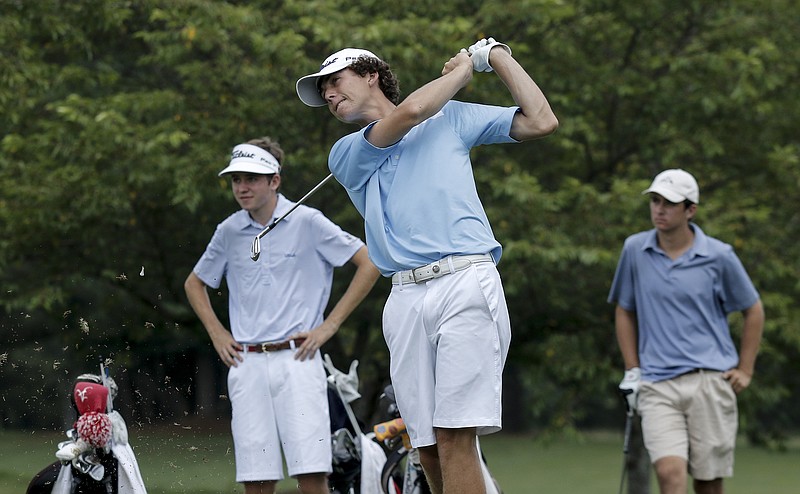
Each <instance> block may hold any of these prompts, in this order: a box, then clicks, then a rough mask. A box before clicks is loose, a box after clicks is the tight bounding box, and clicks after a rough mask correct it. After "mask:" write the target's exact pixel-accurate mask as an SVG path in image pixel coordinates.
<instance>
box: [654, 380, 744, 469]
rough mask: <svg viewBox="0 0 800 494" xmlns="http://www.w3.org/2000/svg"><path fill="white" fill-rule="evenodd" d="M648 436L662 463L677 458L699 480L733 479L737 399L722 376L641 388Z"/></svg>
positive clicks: (657, 458)
mask: <svg viewBox="0 0 800 494" xmlns="http://www.w3.org/2000/svg"><path fill="white" fill-rule="evenodd" d="M639 413H640V415H641V416H642V435H643V437H644V444H645V447H646V448H647V451H648V453H649V454H650V460H651V461H652V462H654V463H655V462H656V461H658V460H659V459H661V458H664V457H665V456H677V457H680V458H683V459H684V460H687V461H688V463H689V474H690V475H691V476H692V477H693V478H694V479H696V480H714V479H717V478H723V477H732V476H733V457H734V448H735V447H736V431H737V428H738V408H737V404H736V393H735V392H734V391H733V387H732V386H731V384H730V383H729V382H728V381H727V380H725V378H723V377H722V373H721V372H718V371H708V370H698V371H696V372H692V373H689V374H684V375H682V376H678V377H676V378H674V379H669V380H667V381H659V382H656V383H653V382H647V381H642V383H641V386H640V388H639Z"/></svg>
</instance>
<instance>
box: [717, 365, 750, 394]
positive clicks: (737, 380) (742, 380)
mask: <svg viewBox="0 0 800 494" xmlns="http://www.w3.org/2000/svg"><path fill="white" fill-rule="evenodd" d="M722 377H723V378H725V379H726V380H727V381H728V382H729V383H730V384H731V387H732V388H733V391H734V392H736V394H739V393H741V392H742V391H744V390H745V389H747V387H748V386H750V381H751V380H752V379H753V376H751V375H750V374H748V373H746V372H744V371H743V370H740V369H736V368H734V369H731V370H729V371H726V372H723V373H722Z"/></svg>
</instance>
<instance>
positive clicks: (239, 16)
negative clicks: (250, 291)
mask: <svg viewBox="0 0 800 494" xmlns="http://www.w3.org/2000/svg"><path fill="white" fill-rule="evenodd" d="M799 13H800V12H798V6H797V5H796V3H795V2H790V1H787V0H778V1H775V2H770V3H769V4H768V5H760V4H759V5H756V4H752V3H748V2H744V1H741V0H731V1H727V2H717V3H713V2H702V1H698V0H679V1H676V2H670V3H665V2H658V1H655V0H646V1H642V2H624V3H615V2H605V1H601V0H574V1H569V2H562V1H556V0H518V1H515V2H501V1H499V0H487V1H484V2H481V3H480V5H479V6H478V7H476V5H475V4H474V3H473V2H464V1H460V0H446V1H438V2H417V3H415V4H413V5H411V6H409V5H406V4H404V3H397V2H395V3H391V2H390V3H387V2H378V1H369V0H364V1H361V2H358V3H353V2H345V1H344V0H330V1H315V0H311V1H301V0H285V1H282V2H277V1H270V0H260V1H249V2H234V1H211V0H179V1H169V2H166V1H163V0H130V1H122V0H117V1H113V0H79V1H74V2H59V1H55V0H45V1H42V2H22V1H14V0H0V56H2V60H3V64H0V114H2V119H0V136H2V138H0V190H2V195H0V283H2V286H3V290H2V296H0V305H1V306H2V309H1V310H2V312H0V316H2V319H0V321H1V322H0V335H2V336H3V338H4V339H5V341H7V342H8V343H7V350H0V378H2V379H3V381H4V383H8V384H7V386H6V389H7V390H8V391H4V393H6V394H4V397H5V398H6V399H5V400H4V403H14V404H19V403H22V402H25V401H26V399H29V398H30V399H34V398H32V397H34V396H35V397H36V398H35V399H36V400H43V399H44V396H47V395H48V394H50V393H52V392H57V390H59V389H60V388H61V389H62V391H63V387H64V386H66V385H67V384H68V381H69V379H70V378H71V376H74V375H75V374H78V373H81V372H86V371H87V366H90V367H89V369H92V368H94V366H95V362H96V361H97V358H99V357H100V356H106V357H107V356H112V357H113V358H114V359H115V363H116V365H117V366H118V367H119V368H124V369H129V371H127V373H126V374H125V375H123V376H121V381H122V382H123V384H125V385H126V386H125V387H126V389H128V392H129V393H130V397H131V398H132V399H133V398H137V399H136V400H135V401H136V403H137V405H138V406H139V407H138V408H137V409H136V411H135V420H142V421H158V420H166V419H169V418H170V417H172V416H174V415H181V414H200V415H202V414H204V413H212V414H213V415H215V416H221V415H224V414H225V413H226V410H227V409H226V404H225V403H220V400H218V399H217V398H218V396H219V395H220V394H224V382H223V381H224V379H221V377H220V376H223V375H224V368H221V366H219V365H218V364H217V363H216V356H215V354H214V353H213V349H211V348H210V347H209V344H208V341H207V337H206V335H205V332H204V331H203V329H202V327H201V326H200V325H199V323H198V321H197V320H196V318H195V317H194V315H193V314H192V312H191V310H190V309H189V308H188V306H187V304H186V301H185V297H184V295H183V288H182V283H183V280H184V279H185V277H186V275H187V274H188V273H189V271H190V270H191V268H192V266H193V265H194V262H195V261H196V260H197V258H198V257H199V255H200V253H201V252H202V250H203V248H204V247H205V245H206V242H207V241H208V239H209V238H210V236H211V234H212V232H213V229H214V226H215V225H216V224H217V223H218V222H219V221H220V220H222V219H223V218H224V217H225V216H226V215H227V214H229V213H230V212H232V211H234V210H235V207H236V206H235V203H234V202H233V201H232V199H231V197H230V191H229V188H228V185H227V184H226V183H225V181H223V180H221V179H219V178H218V177H217V175H216V174H217V172H218V171H219V170H220V169H221V168H222V167H223V166H224V165H225V162H226V158H227V155H228V152H229V150H230V148H231V147H232V146H233V145H235V144H237V143H239V142H242V141H243V140H247V139H249V138H252V137H258V136H261V135H271V136H273V137H275V138H277V139H278V141H279V142H281V144H282V146H283V147H284V149H285V150H286V151H287V162H286V167H285V173H284V181H283V192H284V193H285V194H286V195H287V196H288V197H289V198H293V199H297V198H299V197H300V196H301V195H302V194H304V193H305V192H306V191H307V190H309V189H310V188H311V187H313V186H314V185H315V184H316V183H318V182H319V180H320V179H321V178H323V177H324V176H325V175H326V174H327V166H326V161H327V153H328V150H329V149H330V146H331V144H332V143H333V142H334V141H335V139H337V138H338V137H339V136H341V135H343V134H345V133H347V132H350V131H352V130H354V129H353V128H347V127H346V126H343V125H342V124H341V123H339V122H337V121H336V120H335V119H334V118H332V117H331V116H330V115H329V114H328V112H327V111H326V110H325V109H312V108H308V107H305V106H304V105H302V103H300V102H299V100H298V99H297V96H296V94H295V89H294V83H295V81H296V79H297V78H298V77H300V76H302V75H304V74H307V73H310V72H312V71H314V70H316V69H317V67H318V66H319V63H320V61H321V60H322V59H324V57H325V56H327V55H328V54H330V53H331V52H333V51H335V50H338V49H339V48H342V47H345V46H362V47H365V48H369V49H371V50H373V51H374V52H375V53H377V54H378V55H380V56H381V57H382V58H384V59H385V60H387V61H388V62H389V63H390V64H391V65H392V67H393V68H394V69H395V71H396V73H397V75H398V78H399V80H400V85H401V89H402V92H403V95H407V94H408V93H410V92H411V91H413V90H414V89H415V88H417V87H419V86H420V85H422V84H424V83H425V82H427V81H429V80H431V79H433V78H435V77H436V76H438V74H439V73H440V71H441V68H442V65H443V64H444V62H446V61H447V60H448V59H449V57H450V56H452V54H453V53H455V52H457V51H458V49H460V48H462V47H465V46H467V45H469V44H471V43H472V42H473V41H474V40H475V39H477V38H480V37H482V36H494V37H495V38H497V39H498V40H501V41H504V42H506V43H508V44H509V45H510V46H511V47H512V49H513V51H514V55H515V56H516V57H517V59H518V60H520V61H521V63H522V64H523V66H525V67H526V68H527V69H529V71H530V73H531V74H532V75H533V77H534V79H535V80H536V81H537V83H538V84H539V85H540V86H541V87H542V89H543V90H544V92H545V94H546V95H547V96H548V99H549V101H550V103H551V106H552V107H553V109H554V111H555V113H556V115H557V116H558V118H559V120H560V124H561V125H560V128H559V130H558V132H557V133H556V135H554V136H552V137H549V138H547V139H543V140H541V141H535V142H527V143H523V144H519V145H509V146H491V147H485V148H479V149H477V150H475V151H474V154H473V162H474V168H475V174H476V177H477V180H478V187H479V190H480V192H481V195H482V197H483V198H484V203H485V205H486V208H487V212H488V215H489V218H490V220H491V221H492V224H493V228H494V231H495V234H496V236H497V238H498V239H499V240H500V241H501V243H502V244H503V246H504V255H503V259H502V262H501V263H500V270H501V273H502V275H503V278H504V283H505V288H506V294H507V297H508V303H509V307H510V310H511V317H512V321H513V331H514V339H513V343H512V349H511V353H510V356H509V359H510V362H509V364H510V366H509V369H513V372H514V373H515V375H514V376H513V377H514V378H513V379H509V382H510V383H511V387H509V388H508V390H507V393H506V395H507V396H511V395H513V396H514V398H515V400H516V402H517V403H518V404H519V406H520V407H522V408H523V410H520V411H517V410H514V411H513V412H514V416H515V417H517V419H518V423H510V424H509V425H510V426H511V427H515V428H519V429H541V428H547V429H548V430H551V431H552V430H556V431H570V430H574V429H576V428H579V427H581V426H585V425H598V424H604V423H608V422H609V421H610V420H613V419H615V418H618V415H619V413H620V404H619V402H618V401H617V399H616V396H615V394H614V393H615V386H616V383H617V380H618V379H619V378H620V376H621V359H620V357H619V355H618V350H617V348H616V341H615V339H614V332H613V307H611V306H610V305H609V304H607V303H606V297H607V293H608V288H609V285H610V282H611V278H612V276H613V272H614V267H615V265H616V259H617V257H618V254H619V250H620V248H621V246H622V242H623V241H624V239H625V237H626V236H627V235H630V234H632V233H634V232H636V231H639V230H643V229H647V228H649V227H650V225H649V222H648V215H647V206H646V201H645V200H644V199H643V198H642V197H641V196H640V191H641V190H643V189H644V188H645V187H646V186H647V184H648V183H649V181H650V179H651V178H652V177H653V176H654V175H655V174H656V173H657V172H658V171H660V170H662V169H664V168H669V167H682V168H686V169H688V170H689V171H691V172H692V173H694V174H695V175H696V176H697V178H698V180H699V181H700V186H701V204H700V210H699V216H698V222H699V223H700V225H701V226H702V227H703V228H704V229H705V230H706V231H707V232H708V233H709V234H711V235H714V236H717V237H719V238H720V239H722V240H724V241H726V242H728V243H730V244H731V245H733V246H734V248H735V249H736V251H737V253H738V254H739V255H740V257H741V258H742V260H743V262H744V264H745V266H746V267H747V269H748V271H749V272H750V274H751V276H752V277H753V279H754V281H755V282H756V285H757V286H758V288H759V290H760V292H761V294H762V298H763V300H764V303H765V307H766V311H767V326H766V329H765V341H764V345H763V349H762V352H761V355H760V358H759V362H758V366H757V368H758V373H757V375H756V377H755V380H754V385H753V386H752V387H751V389H750V390H748V391H747V392H746V393H745V394H743V395H742V400H741V402H742V428H743V429H744V430H745V431H746V432H747V433H748V434H749V435H750V436H751V437H752V438H753V439H755V440H757V441H760V442H762V443H764V444H779V443H780V440H781V437H782V434H783V433H785V431H786V430H787V429H789V428H791V427H797V424H798V422H800V416H798V412H797V410H798V409H800V408H798V406H797V405H798V403H797V396H798V395H797V390H798V387H799V386H800V382H798V378H797V377H796V376H798V375H800V372H798V371H800V369H799V368H798V366H799V365H800V364H798V362H800V359H798V353H800V326H798V324H797V321H798V309H797V307H796V305H797V304H796V301H797V300H798V295H800V282H798V279H800V276H798V274H800V273H798V264H797V261H796V259H798V257H800V252H798V242H796V240H797V239H798V238H800V217H798V211H800V203H799V202H800V199H799V198H800V196H799V195H798V194H797V190H798V188H800V167H798V164H800V163H799V162H800V146H798V140H797V134H798V132H797V123H796V118H795V115H797V114H798V113H800V111H799V110H800V108H798V106H799V105H800V103H798V100H797V98H796V96H795V94H794V93H795V91H794V84H795V83H794V81H796V80H797V79H798V74H797V72H798V66H797V64H796V63H795V61H796V60H797V59H798V58H799V57H800V53H798V51H800V45H799V44H798V43H797V42H796V33H797V32H798V31H799V30H800V26H798V23H800V21H798V19H800V15H798V14H799ZM458 98H459V99H463V100H468V101H478V102H485V103H491V104H503V105H506V104H513V101H511V98H510V96H509V95H508V92H507V91H506V89H505V87H504V86H503V84H502V82H501V81H499V79H498V78H497V77H495V76H494V75H492V74H476V75H475V77H474V79H473V81H472V83H471V84H470V85H469V86H468V87H467V88H465V89H464V90H463V91H462V92H461V93H460V94H459V95H458ZM310 204H311V205H312V206H316V207H318V208H320V209H321V210H322V211H323V212H324V213H325V214H326V215H328V216H329V217H330V218H332V219H333V220H334V221H336V222H337V223H339V224H341V225H342V226H343V227H344V228H345V229H346V230H348V231H350V232H352V233H354V234H357V235H363V226H362V220H361V218H360V217H359V215H358V214H357V212H356V211H355V209H354V208H353V207H352V206H351V204H350V202H349V200H348V199H347V196H346V194H344V193H343V191H342V190H341V187H339V186H338V185H336V184H330V185H328V186H326V187H325V188H323V189H322V190H321V191H320V192H319V193H318V194H317V195H315V196H314V198H312V199H311V200H310ZM347 274H348V273H347V272H345V273H344V274H343V275H342V276H337V277H336V280H335V286H334V297H335V296H336V294H338V293H341V292H342V290H343V289H344V285H345V284H346V282H347V281H348V278H347ZM387 292H388V287H387V285H386V283H385V282H384V281H382V282H381V283H379V285H378V287H376V289H375V290H374V291H373V293H372V294H371V296H370V298H369V299H368V300H367V302H366V303H365V304H364V305H363V306H362V308H360V309H359V311H358V312H357V314H355V315H354V316H353V318H351V319H350V320H349V321H348V322H347V324H346V327H344V328H342V330H341V334H340V337H338V338H335V339H334V340H332V341H331V343H330V344H329V345H330V348H329V350H330V352H331V353H332V354H333V355H334V357H335V360H336V362H337V364H339V365H340V366H341V367H344V366H345V365H346V362H347V361H348V360H349V359H352V358H359V359H360V360H361V366H360V367H359V369H360V371H361V372H362V383H363V384H364V386H365V387H366V388H367V391H366V394H365V396H367V397H369V396H374V395H375V394H377V393H378V392H379V388H380V385H381V384H382V381H383V380H385V379H386V375H387V362H386V351H385V348H384V345H383V342H382V337H381V332H380V317H381V307H382V304H383V301H384V299H385V296H386V293H387ZM226 296H227V294H226V292H225V290H224V288H223V289H221V290H219V291H217V292H215V293H213V294H212V300H213V301H214V303H215V305H217V306H218V308H219V309H220V310H221V311H223V312H224V310H225V309H224V307H225V299H226ZM732 322H733V327H734V330H735V331H738V330H739V328H738V324H739V323H738V319H737V317H735V316H734V317H732ZM215 365H216V366H215ZM53 369H56V371H57V372H55V373H54V372H52V370H53ZM32 376H33V377H32ZM34 377H35V379H34ZM34 383H35V385H34ZM159 387H161V388H169V389H170V390H171V391H170V393H171V394H170V395H169V396H170V399H169V400H167V399H164V398H163V397H159V395H158V393H156V392H155V391H152V392H149V391H148V389H149V388H154V389H158V388H159ZM32 390H35V391H32ZM148 393H149V394H148ZM173 399H174V400H173ZM173 401H174V403H173ZM364 401H365V402H366V401H369V400H364ZM366 406H367V407H368V406H369V405H366ZM0 408H2V410H3V411H2V414H3V416H4V417H5V418H6V419H7V420H6V422H7V423H8V424H9V425H19V424H35V423H41V422H42V421H45V422H46V421H48V420H50V421H57V420H59V416H58V412H57V411H53V410H46V407H41V408H44V409H42V410H37V411H32V410H29V411H25V412H24V413H23V412H19V411H13V410H11V407H10V406H9V405H4V406H3V407H0ZM517 412H519V413H517ZM512 422H513V421H512ZM614 423H615V424H616V423H617V422H616V421H614Z"/></svg>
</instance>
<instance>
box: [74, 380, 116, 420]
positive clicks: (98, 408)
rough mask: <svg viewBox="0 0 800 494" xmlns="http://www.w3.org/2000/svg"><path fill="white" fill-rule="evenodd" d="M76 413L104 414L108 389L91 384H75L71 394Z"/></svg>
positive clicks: (100, 385)
mask: <svg viewBox="0 0 800 494" xmlns="http://www.w3.org/2000/svg"><path fill="white" fill-rule="evenodd" d="M72 394H73V398H74V399H75V406H76V407H77V409H78V413H79V414H81V415H83V414H84V413H88V412H102V413H105V412H106V405H107V404H108V388H106V387H105V386H103V385H102V384H97V383H92V382H79V383H77V384H75V389H74V390H73V392H72Z"/></svg>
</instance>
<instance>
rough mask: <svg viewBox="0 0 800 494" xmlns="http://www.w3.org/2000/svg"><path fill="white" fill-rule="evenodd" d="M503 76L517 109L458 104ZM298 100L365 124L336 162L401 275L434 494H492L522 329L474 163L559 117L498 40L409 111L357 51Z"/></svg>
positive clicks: (396, 364) (375, 241)
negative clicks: (480, 441) (486, 451)
mask: <svg viewBox="0 0 800 494" xmlns="http://www.w3.org/2000/svg"><path fill="white" fill-rule="evenodd" d="M470 55H471V56H470ZM492 70H494V71H495V72H496V73H497V75H498V76H499V77H500V78H501V79H502V80H503V82H505V83H506V86H508V88H509V91H510V93H511V96H512V97H513V98H514V100H515V102H516V103H517V106H513V107H509V108H505V107H497V106H487V105H479V104H470V103H463V102H458V101H453V100H452V98H453V97H454V96H455V95H456V93H457V92H458V91H459V90H460V89H461V88H463V87H465V86H467V84H469V82H470V80H471V79H472V75H473V71H479V72H490V71H492ZM297 92H298V95H299V97H300V99H301V100H302V101H303V102H304V103H305V104H307V105H309V106H326V105H327V107H328V109H329V110H330V112H331V113H332V114H333V115H334V116H335V117H336V118H337V119H339V120H340V121H342V122H344V123H347V124H354V125H357V126H358V127H360V130H359V131H356V132H354V133H352V134H350V135H347V136H345V137H343V138H342V139H340V140H339V141H338V142H336V144H335V145H334V146H333V149H332V150H331V152H330V157H329V166H330V169H331V171H332V172H333V174H334V176H335V177H336V179H337V180H338V181H339V182H341V184H342V185H343V186H344V187H345V189H346V190H347V193H348V194H349V195H350V198H351V200H352V201H353V204H354V205H355V207H356V208H357V209H358V211H359V212H360V213H361V215H362V216H363V217H364V220H365V227H366V235H367V245H368V247H369V250H370V257H371V259H372V260H373V262H374V263H375V265H376V266H377V267H378V269H380V271H381V273H382V274H383V275H384V276H387V277H391V279H392V284H393V287H392V291H391V295H390V296H389V299H388V301H387V302H386V307H385V309H384V315H383V331H384V337H385V339H386V343H387V345H388V347H389V351H390V354H391V367H390V372H391V378H392V383H393V385H394V389H395V392H396V398H397V403H398V406H399V409H400V413H401V414H402V416H403V419H404V420H405V423H406V424H407V426H408V431H409V433H410V437H411V443H412V444H413V445H414V446H415V447H418V448H419V451H420V457H421V460H422V465H423V468H424V470H425V473H426V475H427V477H428V479H429V483H430V484H431V487H432V488H433V490H434V492H436V493H441V492H443V490H444V492H454V493H455V492H458V493H460V494H470V493H483V492H484V481H483V478H482V477H481V469H480V462H479V458H478V454H477V449H476V441H475V436H476V433H477V434H487V433H490V432H495V431H497V430H499V429H500V427H501V421H500V416H501V388H502V385H501V384H502V381H501V377H502V371H503V366H504V363H505V359H506V354H507V350H508V346H509V342H510V338H511V330H510V324H509V319H508V311H507V308H506V302H505V296H504V294H503V288H502V284H501V281H500V277H499V275H498V272H497V269H496V267H495V263H496V262H497V261H499V260H500V254H501V247H500V244H499V243H498V242H497V240H495V238H494V236H493V234H492V229H491V227H490V226H489V220H488V219H487V217H486V213H485V212H484V209H483V206H482V204H481V201H480V199H479V198H478V194H477V191H476V187H475V181H474V178H473V175H472V168H471V166H472V165H471V162H470V156H469V153H470V149H471V148H473V147H475V146H478V145H481V144H494V143H503V142H516V141H522V140H527V139H535V138H538V137H543V136H546V135H548V134H551V133H552V132H554V131H555V129H556V127H557V125H558V122H557V120H556V117H555V116H554V115H553V112H552V111H551V110H550V106H549V104H548V103H547V100H546V99H545V97H544V95H543V94H542V92H541V91H540V90H539V88H538V87H537V85H536V84H535V83H534V82H533V80H532V79H531V77H530V76H529V75H528V74H527V73H526V72H525V70H524V69H523V68H522V67H521V66H520V65H519V63H517V61H516V60H515V59H514V58H513V57H512V56H511V50H510V49H509V48H508V47H507V46H506V45H504V44H501V43H497V42H495V41H494V40H493V39H489V40H486V39H484V40H481V41H479V42H478V43H476V44H475V45H473V46H471V47H470V49H469V50H466V49H464V50H462V51H461V53H458V54H456V55H455V56H453V57H452V58H450V59H449V60H448V61H447V62H446V63H445V64H444V69H443V70H442V76H441V77H439V78H437V79H435V80H433V81H431V82H429V83H428V84H426V85H424V86H423V87H421V88H420V89H418V90H416V91H414V92H413V93H411V94H410V95H409V96H408V97H407V98H406V99H405V101H403V102H402V103H400V102H399V94H400V91H399V88H398V85H397V79H396V78H395V75H394V74H393V73H392V71H391V70H390V69H389V65H387V64H386V63H385V62H383V61H382V60H380V59H379V58H378V57H377V56H376V55H375V54H373V53H371V52H369V51H367V50H363V49H355V48H346V49H344V50H341V51H339V52H336V53H334V54H333V55H331V56H329V57H328V58H327V59H326V60H325V61H324V62H323V63H322V66H321V68H320V71H319V72H317V73H314V74H311V75H308V76H305V77H303V78H301V79H300V80H298V81H297Z"/></svg>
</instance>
